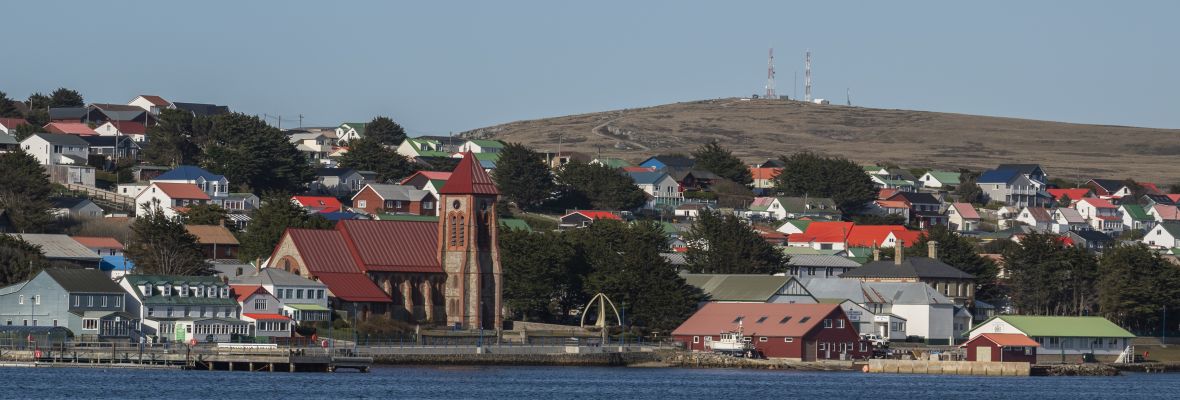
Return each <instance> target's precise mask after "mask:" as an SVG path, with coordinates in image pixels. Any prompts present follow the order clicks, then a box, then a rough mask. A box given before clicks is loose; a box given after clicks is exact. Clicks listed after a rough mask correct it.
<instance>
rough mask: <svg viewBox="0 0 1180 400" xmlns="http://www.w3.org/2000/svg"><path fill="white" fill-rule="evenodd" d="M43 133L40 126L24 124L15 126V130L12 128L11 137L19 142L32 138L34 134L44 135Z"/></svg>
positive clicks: (43, 130)
mask: <svg viewBox="0 0 1180 400" xmlns="http://www.w3.org/2000/svg"><path fill="white" fill-rule="evenodd" d="M44 132H45V129H44V128H42V127H41V125H33V124H24V125H17V126H16V128H14V129H13V130H12V135H13V136H16V140H18V141H19V140H25V139H28V138H29V136H32V135H33V134H34V133H44Z"/></svg>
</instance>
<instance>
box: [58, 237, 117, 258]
mask: <svg viewBox="0 0 1180 400" xmlns="http://www.w3.org/2000/svg"><path fill="white" fill-rule="evenodd" d="M70 238H71V239H74V241H75V242H78V243H80V244H81V245H83V246H86V248H87V249H89V250H90V251H93V252H94V254H98V255H100V256H121V255H123V244H122V243H119V240H118V239H115V238H113V237H103V236H70Z"/></svg>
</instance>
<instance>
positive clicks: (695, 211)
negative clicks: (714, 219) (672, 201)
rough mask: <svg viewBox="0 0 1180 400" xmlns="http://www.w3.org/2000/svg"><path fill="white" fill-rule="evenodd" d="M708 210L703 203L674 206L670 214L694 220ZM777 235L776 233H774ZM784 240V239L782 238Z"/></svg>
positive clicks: (706, 205)
mask: <svg viewBox="0 0 1180 400" xmlns="http://www.w3.org/2000/svg"><path fill="white" fill-rule="evenodd" d="M707 210H709V205H708V204H704V203H684V204H681V205H678V206H676V209H675V210H673V211H672V214H673V215H675V216H676V217H679V218H687V219H695V218H697V217H699V216H701V212H702V211H707ZM775 233H777V232H775ZM783 239H784V240H786V237H785V236H784V237H783Z"/></svg>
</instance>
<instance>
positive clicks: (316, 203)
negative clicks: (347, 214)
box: [291, 196, 344, 213]
mask: <svg viewBox="0 0 1180 400" xmlns="http://www.w3.org/2000/svg"><path fill="white" fill-rule="evenodd" d="M291 201H292V202H294V203H295V204H296V205H298V206H300V207H303V208H304V209H306V210H307V211H310V212H314V213H334V212H339V211H340V209H341V208H342V207H344V205H343V204H340V200H337V199H336V198H335V197H331V196H291Z"/></svg>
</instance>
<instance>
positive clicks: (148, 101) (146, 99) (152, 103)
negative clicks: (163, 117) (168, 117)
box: [127, 94, 175, 115]
mask: <svg viewBox="0 0 1180 400" xmlns="http://www.w3.org/2000/svg"><path fill="white" fill-rule="evenodd" d="M127 105H129V106H136V107H139V108H142V109H144V111H147V112H149V113H151V114H152V115H160V111H162V110H165V109H169V108H175V107H173V106H172V102H170V101H168V100H164V98H163V97H160V96H153V95H149V94H141V95H139V96H135V98H134V99H131V101H129V102H127Z"/></svg>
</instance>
